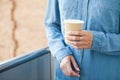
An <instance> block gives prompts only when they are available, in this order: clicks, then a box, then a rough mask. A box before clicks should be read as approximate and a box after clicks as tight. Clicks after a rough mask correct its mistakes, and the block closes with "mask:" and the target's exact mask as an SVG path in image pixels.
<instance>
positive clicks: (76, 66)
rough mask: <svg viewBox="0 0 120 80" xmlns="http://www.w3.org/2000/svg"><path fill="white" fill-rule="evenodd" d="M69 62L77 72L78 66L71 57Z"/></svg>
mask: <svg viewBox="0 0 120 80" xmlns="http://www.w3.org/2000/svg"><path fill="white" fill-rule="evenodd" d="M71 62H72V64H73V67H74V68H75V70H76V71H78V72H79V71H80V69H79V67H78V65H77V63H76V61H75V59H74V57H73V56H71Z"/></svg>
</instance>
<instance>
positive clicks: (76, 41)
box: [65, 30, 93, 49]
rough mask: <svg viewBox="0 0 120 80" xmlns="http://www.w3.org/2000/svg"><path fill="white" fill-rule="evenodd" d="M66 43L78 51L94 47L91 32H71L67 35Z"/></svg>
mask: <svg viewBox="0 0 120 80" xmlns="http://www.w3.org/2000/svg"><path fill="white" fill-rule="evenodd" d="M65 37H66V42H67V43H68V44H70V45H72V46H73V47H74V48H77V49H90V48H91V47H92V42H93V35H92V33H91V32H89V31H85V30H83V31H69V32H68V33H67V34H66V36H65Z"/></svg>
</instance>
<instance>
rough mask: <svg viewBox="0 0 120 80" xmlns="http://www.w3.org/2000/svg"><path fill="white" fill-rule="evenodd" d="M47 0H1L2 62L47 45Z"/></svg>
mask: <svg viewBox="0 0 120 80" xmlns="http://www.w3.org/2000/svg"><path fill="white" fill-rule="evenodd" d="M46 4H47V0H0V62H1V61H5V60H7V59H10V58H13V57H16V56H19V55H23V54H25V53H28V52H30V51H32V50H36V49H40V48H43V47H46V46H47V38H46V35H45V25H44V17H45V10H46Z"/></svg>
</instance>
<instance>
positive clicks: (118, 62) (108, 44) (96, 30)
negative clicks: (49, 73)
mask: <svg viewBox="0 0 120 80" xmlns="http://www.w3.org/2000/svg"><path fill="white" fill-rule="evenodd" d="M65 19H79V20H84V21H85V25H84V27H83V29H84V30H88V31H90V32H91V33H92V34H93V36H94V39H93V45H92V48H91V49H84V50H77V49H75V48H73V47H71V46H69V45H67V44H66V43H65V40H64V28H65V26H64V20H65ZM45 24H46V32H47V36H48V41H49V42H48V43H49V47H50V50H51V53H52V54H53V56H54V57H55V58H56V61H57V63H56V68H57V69H56V80H120V0H49V2H48V9H47V14H46V18H45ZM70 54H72V55H73V56H74V58H75V59H76V61H77V64H78V65H79V67H80V70H81V71H80V75H81V76H80V78H78V77H68V76H65V75H64V74H63V72H62V70H61V69H60V66H59V63H60V61H61V60H62V59H63V58H64V57H65V56H67V55H70Z"/></svg>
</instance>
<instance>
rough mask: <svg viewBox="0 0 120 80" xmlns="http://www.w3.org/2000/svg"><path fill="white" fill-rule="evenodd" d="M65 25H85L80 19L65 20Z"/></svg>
mask: <svg viewBox="0 0 120 80" xmlns="http://www.w3.org/2000/svg"><path fill="white" fill-rule="evenodd" d="M64 22H65V23H84V21H83V20H78V19H66V20H64Z"/></svg>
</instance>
